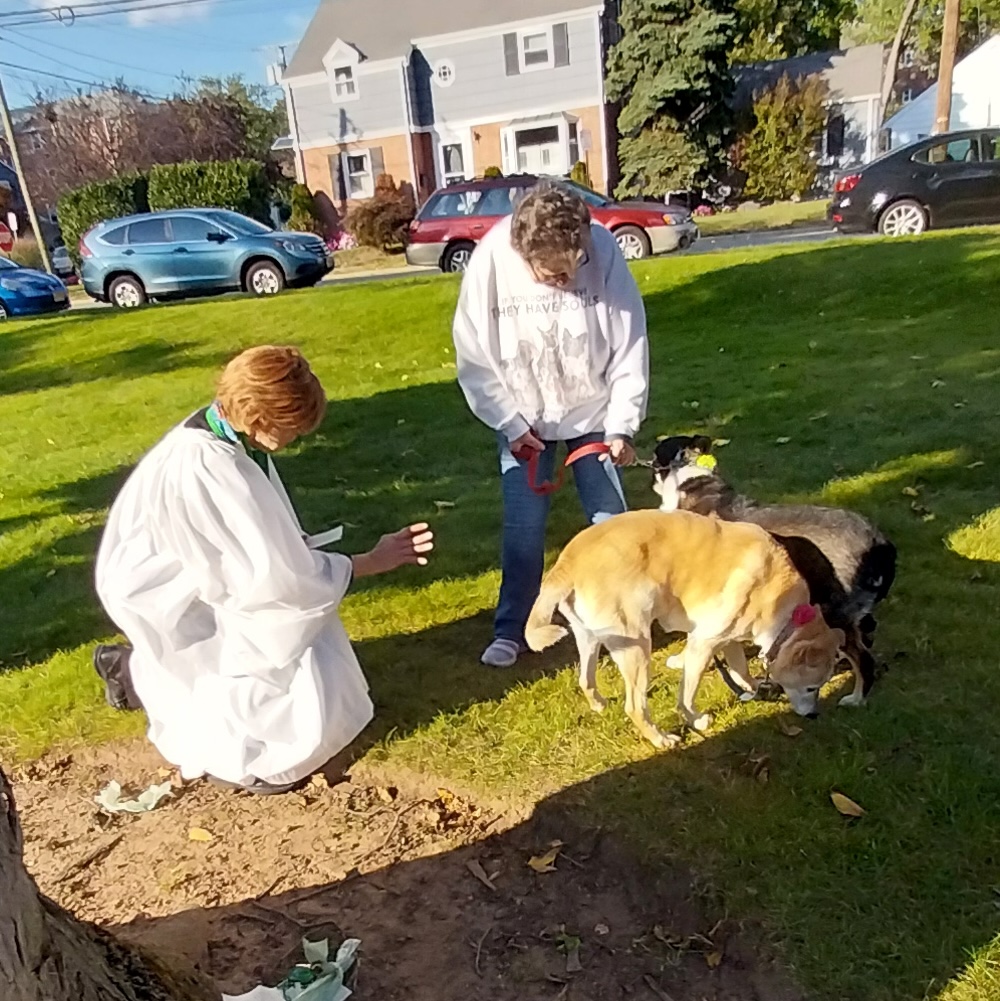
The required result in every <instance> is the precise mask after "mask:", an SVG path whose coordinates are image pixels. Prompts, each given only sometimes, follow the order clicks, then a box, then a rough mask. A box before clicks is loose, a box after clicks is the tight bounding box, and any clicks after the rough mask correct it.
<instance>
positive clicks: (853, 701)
mask: <svg viewBox="0 0 1000 1001" xmlns="http://www.w3.org/2000/svg"><path fill="white" fill-rule="evenodd" d="M839 704H840V705H842V706H845V707H846V708H848V709H855V708H857V707H858V706H863V705H864V704H865V697H864V696H863V695H862V694H861V693H860V692H851V694H850V695H845V696H844V697H843V698H842V699H841V700H840V703H839Z"/></svg>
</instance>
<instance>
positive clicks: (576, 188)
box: [562, 181, 611, 209]
mask: <svg viewBox="0 0 1000 1001" xmlns="http://www.w3.org/2000/svg"><path fill="white" fill-rule="evenodd" d="M562 183H563V184H564V185H565V186H566V187H567V188H569V190H570V191H572V192H573V193H574V194H576V195H579V196H580V197H581V198H582V199H583V200H584V201H585V202H586V203H587V204H588V205H589V206H590V207H591V208H597V209H599V208H603V207H604V206H605V205H610V204H611V202H610V201H608V199H607V198H605V197H604V196H603V195H599V194H598V193H597V192H596V191H591V190H590V188H585V187H584V186H583V185H582V184H577V183H576V181H563V182H562Z"/></svg>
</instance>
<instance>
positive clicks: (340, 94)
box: [333, 66, 358, 101]
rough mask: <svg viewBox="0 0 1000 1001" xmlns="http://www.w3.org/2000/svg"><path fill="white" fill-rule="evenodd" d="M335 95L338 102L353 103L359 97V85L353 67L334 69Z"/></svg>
mask: <svg viewBox="0 0 1000 1001" xmlns="http://www.w3.org/2000/svg"><path fill="white" fill-rule="evenodd" d="M333 93H334V96H335V97H336V98H337V100H338V101H353V100H354V99H355V98H356V97H357V96H358V84H357V81H356V80H355V79H354V67H353V66H335V67H334V69H333Z"/></svg>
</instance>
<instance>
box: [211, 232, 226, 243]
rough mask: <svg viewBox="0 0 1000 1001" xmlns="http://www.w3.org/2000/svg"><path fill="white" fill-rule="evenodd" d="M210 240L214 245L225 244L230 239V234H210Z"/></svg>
mask: <svg viewBox="0 0 1000 1001" xmlns="http://www.w3.org/2000/svg"><path fill="white" fill-rule="evenodd" d="M208 239H209V240H210V241H211V242H212V243H225V242H226V241H227V240H228V239H229V234H228V233H209V234H208Z"/></svg>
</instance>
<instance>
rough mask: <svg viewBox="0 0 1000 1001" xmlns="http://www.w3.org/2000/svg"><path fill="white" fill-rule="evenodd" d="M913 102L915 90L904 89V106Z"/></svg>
mask: <svg viewBox="0 0 1000 1001" xmlns="http://www.w3.org/2000/svg"><path fill="white" fill-rule="evenodd" d="M912 100H913V88H912V87H904V88H903V104H909V103H910V101H912Z"/></svg>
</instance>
